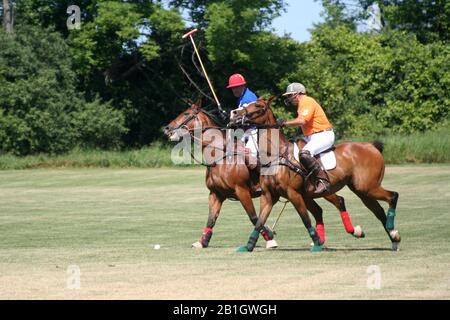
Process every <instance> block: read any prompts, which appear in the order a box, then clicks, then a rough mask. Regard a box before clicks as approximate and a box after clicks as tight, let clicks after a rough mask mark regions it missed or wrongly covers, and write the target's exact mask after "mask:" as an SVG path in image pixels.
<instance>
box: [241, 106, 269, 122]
mask: <svg viewBox="0 0 450 320" xmlns="http://www.w3.org/2000/svg"><path fill="white" fill-rule="evenodd" d="M252 104H254V105H255V106H258V105H257V104H256V102H253V103H251V104H249V105H248V106H246V107H244V108H243V109H242V110H243V111H244V114H243V115H242V116H241V119H240V122H241V125H243V126H244V125H249V124H250V125H253V124H254V123H252V121H255V120H256V119H258V118H259V117H262V116H263V115H265V114H266V111H267V105H266V104H265V103H264V107H262V108H261V109H258V110H255V111H252V112H248V110H247V108H248V107H249V106H250V105H252Z"/></svg>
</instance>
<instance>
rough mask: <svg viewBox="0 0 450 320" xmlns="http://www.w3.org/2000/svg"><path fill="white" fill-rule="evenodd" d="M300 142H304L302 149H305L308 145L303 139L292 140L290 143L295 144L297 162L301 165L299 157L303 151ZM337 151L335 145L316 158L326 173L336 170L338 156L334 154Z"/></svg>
mask: <svg viewBox="0 0 450 320" xmlns="http://www.w3.org/2000/svg"><path fill="white" fill-rule="evenodd" d="M299 140H300V141H301V142H302V149H303V146H304V145H305V144H306V143H305V141H304V140H303V139H292V140H289V142H292V143H293V145H294V148H293V149H294V150H293V153H294V157H295V160H297V162H299V163H300V158H299V155H300V151H301V149H300V148H299V147H298V141H299ZM335 149H336V147H335V146H334V145H333V146H332V147H331V148H328V149H326V150H324V151H322V152H320V153H318V154H316V155H315V156H314V157H315V158H316V159H318V160H319V162H320V163H321V165H322V168H323V169H324V170H326V171H327V170H333V169H334V168H336V155H335V153H334V150H335Z"/></svg>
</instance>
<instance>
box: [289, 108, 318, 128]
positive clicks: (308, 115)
mask: <svg viewBox="0 0 450 320" xmlns="http://www.w3.org/2000/svg"><path fill="white" fill-rule="evenodd" d="M297 113H298V116H297V118H295V119H294V120H290V121H287V122H286V123H285V126H287V127H294V126H296V127H298V126H303V125H304V124H305V123H306V122H308V121H310V120H311V119H312V117H313V114H314V106H311V105H309V104H306V105H304V106H303V108H301V107H300V105H299V106H298V109H297Z"/></svg>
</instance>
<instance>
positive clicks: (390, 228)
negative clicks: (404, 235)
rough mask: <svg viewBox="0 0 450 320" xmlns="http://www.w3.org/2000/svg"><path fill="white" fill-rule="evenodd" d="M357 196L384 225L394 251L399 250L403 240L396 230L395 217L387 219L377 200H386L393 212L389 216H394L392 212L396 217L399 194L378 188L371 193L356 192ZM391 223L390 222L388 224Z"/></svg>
mask: <svg viewBox="0 0 450 320" xmlns="http://www.w3.org/2000/svg"><path fill="white" fill-rule="evenodd" d="M355 194H356V195H357V196H358V197H359V198H360V199H361V200H362V202H363V203H364V205H365V206H366V207H367V208H368V209H369V210H370V211H372V212H373V213H374V214H375V216H376V217H377V219H378V220H380V222H381V223H382V225H383V228H384V230H385V231H386V233H387V234H388V236H389V239H390V240H391V242H392V249H393V250H398V248H399V242H400V240H401V238H400V233H399V232H398V230H395V229H394V219H393V217H392V218H390V219H388V218H387V217H386V214H385V213H384V209H383V207H381V205H380V204H379V203H378V201H377V200H385V201H387V202H388V203H389V210H391V213H389V210H388V214H391V215H392V212H393V213H394V215H395V208H396V206H397V200H398V193H397V192H392V191H387V190H385V189H383V188H382V187H381V186H380V187H377V188H375V189H373V190H370V191H369V192H365V193H362V192H357V191H356V192H355ZM388 221H390V222H388Z"/></svg>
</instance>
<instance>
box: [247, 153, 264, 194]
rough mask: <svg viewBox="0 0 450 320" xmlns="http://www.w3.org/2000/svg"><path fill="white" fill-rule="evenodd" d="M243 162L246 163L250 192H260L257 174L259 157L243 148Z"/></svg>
mask: <svg viewBox="0 0 450 320" xmlns="http://www.w3.org/2000/svg"><path fill="white" fill-rule="evenodd" d="M245 164H246V165H247V168H248V171H249V173H250V182H251V189H252V194H255V195H258V194H261V192H262V189H261V185H260V184H259V175H260V171H261V166H260V164H259V159H258V158H256V157H254V156H252V155H251V152H250V150H249V149H247V148H246V150H245Z"/></svg>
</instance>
